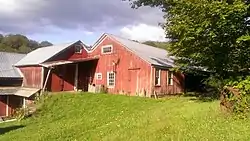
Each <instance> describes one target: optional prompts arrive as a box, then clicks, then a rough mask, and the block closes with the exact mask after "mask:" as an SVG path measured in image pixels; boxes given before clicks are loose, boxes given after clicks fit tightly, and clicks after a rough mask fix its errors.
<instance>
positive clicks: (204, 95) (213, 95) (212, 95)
mask: <svg viewBox="0 0 250 141" xmlns="http://www.w3.org/2000/svg"><path fill="white" fill-rule="evenodd" d="M184 97H191V98H190V100H193V101H197V102H212V101H215V100H219V93H218V91H217V90H216V89H213V88H211V89H208V90H206V91H199V92H187V93H185V94H184Z"/></svg>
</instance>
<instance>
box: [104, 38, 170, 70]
mask: <svg viewBox="0 0 250 141" xmlns="http://www.w3.org/2000/svg"><path fill="white" fill-rule="evenodd" d="M107 35H108V36H109V37H111V38H113V39H115V40H117V41H118V42H120V43H121V44H123V45H124V46H125V47H126V48H127V49H129V50H130V51H132V52H133V53H135V54H136V55H137V56H139V57H141V58H142V59H143V60H145V61H147V62H149V63H150V64H153V65H158V66H165V67H173V66H174V61H173V57H170V56H168V54H169V53H168V52H167V51H166V50H164V49H160V48H156V47H153V46H149V45H145V44H142V43H138V42H135V41H132V40H129V39H125V38H122V37H118V36H115V35H112V34H107Z"/></svg>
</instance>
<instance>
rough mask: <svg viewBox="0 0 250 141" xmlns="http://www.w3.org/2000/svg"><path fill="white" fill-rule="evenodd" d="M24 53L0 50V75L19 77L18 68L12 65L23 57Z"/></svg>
mask: <svg viewBox="0 0 250 141" xmlns="http://www.w3.org/2000/svg"><path fill="white" fill-rule="evenodd" d="M25 55H26V54H19V53H9V52H0V77H4V78H19V77H22V75H21V73H20V72H19V70H18V68H16V67H14V66H13V65H14V64H15V63H17V62H18V61H19V60H21V59H22V58H23V57H25Z"/></svg>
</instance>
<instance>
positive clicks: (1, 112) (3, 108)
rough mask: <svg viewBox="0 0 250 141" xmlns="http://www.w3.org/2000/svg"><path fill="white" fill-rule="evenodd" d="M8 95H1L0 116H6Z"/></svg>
mask: <svg viewBox="0 0 250 141" xmlns="http://www.w3.org/2000/svg"><path fill="white" fill-rule="evenodd" d="M6 104H7V96H3V95H0V117H1V116H6Z"/></svg>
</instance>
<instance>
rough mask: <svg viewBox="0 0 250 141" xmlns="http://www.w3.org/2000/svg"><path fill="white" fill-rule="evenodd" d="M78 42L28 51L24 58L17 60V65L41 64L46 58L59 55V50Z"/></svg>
mask: <svg viewBox="0 0 250 141" xmlns="http://www.w3.org/2000/svg"><path fill="white" fill-rule="evenodd" d="M77 42H79V41H77ZM77 42H71V43H66V44H58V45H53V46H49V47H42V48H38V49H36V50H34V51H32V52H30V53H28V54H27V56H25V57H24V58H23V59H22V60H20V61H19V62H17V63H16V64H15V66H25V65H39V64H40V63H43V62H45V61H46V60H48V59H50V58H52V57H53V56H55V55H57V54H58V53H59V52H61V51H63V50H64V49H66V48H68V47H70V46H71V45H73V44H75V43H77Z"/></svg>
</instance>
